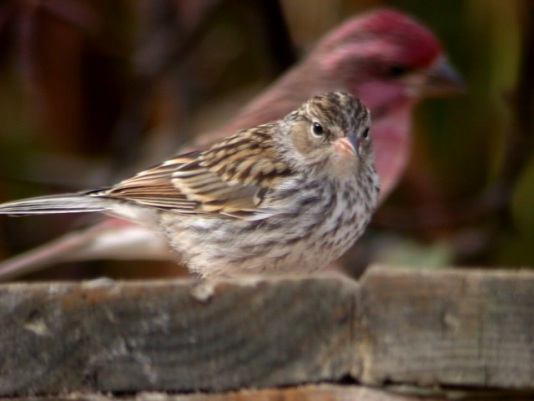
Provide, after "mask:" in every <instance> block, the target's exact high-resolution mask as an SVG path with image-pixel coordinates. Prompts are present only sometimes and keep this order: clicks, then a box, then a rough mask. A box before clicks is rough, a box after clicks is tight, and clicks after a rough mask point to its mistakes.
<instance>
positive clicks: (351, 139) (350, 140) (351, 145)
mask: <svg viewBox="0 0 534 401" xmlns="http://www.w3.org/2000/svg"><path fill="white" fill-rule="evenodd" d="M335 146H336V149H337V150H338V151H339V152H341V153H343V154H344V155H347V156H355V155H358V154H359V152H360V141H359V140H358V137H357V136H356V134H355V133H354V132H352V131H351V132H349V133H348V134H347V136H346V137H343V138H339V139H338V140H337V141H336V143H335Z"/></svg>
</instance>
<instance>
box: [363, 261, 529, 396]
mask: <svg viewBox="0 0 534 401" xmlns="http://www.w3.org/2000/svg"><path fill="white" fill-rule="evenodd" d="M361 288H362V292H361V297H362V298H361V305H362V309H361V313H362V317H363V318H364V319H365V333H366V336H368V338H367V341H365V342H360V344H362V345H363V347H360V348H359V349H358V350H359V355H360V357H361V358H362V359H363V360H364V362H363V368H362V371H361V376H360V379H361V380H362V382H364V383H383V382H390V383H403V384H416V385H423V386H433V385H446V386H473V387H499V388H534V272H533V271H532V270H519V271H511V270H506V271H494V270H460V269H456V270H438V271H424V270H413V269H391V268H389V269H388V268H380V267H375V268H374V269H371V270H370V272H369V273H368V274H367V275H365V277H364V278H363V281H362V286H361Z"/></svg>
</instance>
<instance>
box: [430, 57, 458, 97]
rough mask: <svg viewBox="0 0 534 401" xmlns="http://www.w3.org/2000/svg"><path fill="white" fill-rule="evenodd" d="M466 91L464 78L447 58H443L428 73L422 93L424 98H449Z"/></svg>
mask: <svg viewBox="0 0 534 401" xmlns="http://www.w3.org/2000/svg"><path fill="white" fill-rule="evenodd" d="M464 90H465V84H464V81H463V79H462V77H461V76H460V74H458V72H457V71H456V70H455V69H454V67H453V66H452V64H451V63H450V62H449V60H448V59H447V57H445V56H442V57H440V58H438V59H437V60H436V61H435V62H434V65H433V66H431V67H430V69H429V70H428V71H427V72H426V77H425V82H424V83H423V85H422V90H421V91H422V94H423V95H424V96H447V95H455V94H458V93H461V92H463V91H464Z"/></svg>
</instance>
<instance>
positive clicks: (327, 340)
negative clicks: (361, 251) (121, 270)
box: [0, 277, 357, 395]
mask: <svg viewBox="0 0 534 401" xmlns="http://www.w3.org/2000/svg"><path fill="white" fill-rule="evenodd" d="M356 287H357V284H356V283H354V282H351V281H349V280H347V279H340V278H339V277H329V278H328V277H323V278H299V279H280V280H276V279H275V280H268V281H267V280H266V281H261V280H260V281H257V280H251V279H248V280H242V281H239V282H229V281H228V282H224V281H221V282H217V283H214V284H200V285H199V284H198V283H194V282H191V281H175V282H171V283H164V282H150V283H128V284H127V283H106V282H101V283H86V284H43V285H24V284H19V285H16V284H13V285H3V286H0V305H1V306H0V322H2V326H3V328H2V330H1V331H0V394H1V395H18V394H33V393H35V394H56V393H63V392H69V391H121V392H123V391H127V392H131V391H150V390H159V391H161V390H172V391H181V392H191V391H202V390H209V391H221V390H232V389H239V388H242V387H267V386H276V385H280V384H284V385H289V384H296V383H304V382H321V381H336V380H340V379H341V378H342V377H343V375H345V374H347V372H348V371H349V370H350V367H351V366H352V365H353V364H354V363H353V358H354V355H353V354H352V353H351V352H347V351H348V350H349V349H350V344H351V343H352V335H353V333H354V329H353V321H352V319H353V317H354V316H355V315H356V314H355V312H354V309H355V306H356V305H355V302H356V298H355V294H357V291H356V290H355V289H356Z"/></svg>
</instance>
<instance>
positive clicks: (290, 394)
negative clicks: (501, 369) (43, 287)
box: [0, 385, 502, 401]
mask: <svg viewBox="0 0 534 401" xmlns="http://www.w3.org/2000/svg"><path fill="white" fill-rule="evenodd" d="M501 396H502V394H501ZM462 399H465V398H462ZM492 399H495V400H497V399H499V400H502V398H488V397H485V398H484V401H491V400H492ZM52 400H53V401H304V400H306V401H446V400H447V398H446V396H445V395H441V396H432V397H428V396H424V397H423V396H410V395H406V394H398V393H393V392H388V391H384V390H380V389H373V388H366V387H361V386H340V385H336V386H334V385H312V386H299V387H295V388H280V389H273V388H271V389H262V390H240V391H236V392H228V393H219V394H207V393H197V394H168V393H154V392H152V393H147V392H144V393H139V394H135V395H133V396H125V395H120V396H113V395H110V394H96V393H94V394H87V393H86V394H80V393H75V394H67V395H64V396H60V397H53V398H47V397H31V398H9V399H7V398H4V399H2V398H0V401H52Z"/></svg>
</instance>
